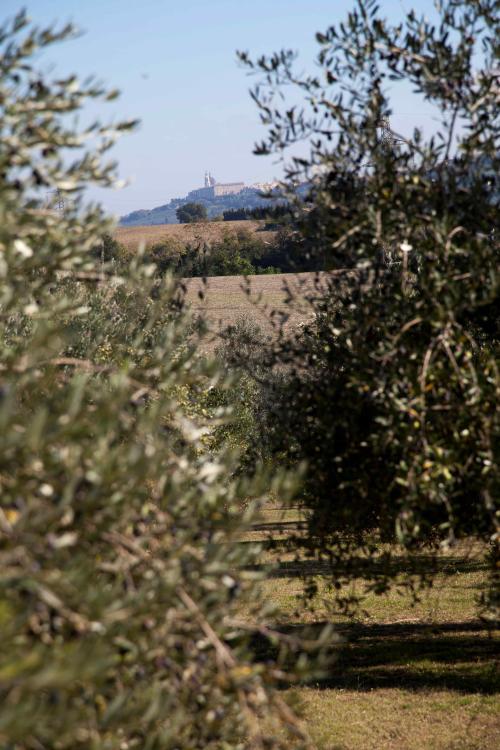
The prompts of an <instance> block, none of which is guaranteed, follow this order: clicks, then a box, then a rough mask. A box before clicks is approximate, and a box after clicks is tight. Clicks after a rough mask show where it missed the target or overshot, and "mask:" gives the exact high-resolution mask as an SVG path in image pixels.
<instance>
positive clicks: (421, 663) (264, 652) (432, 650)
mask: <svg viewBox="0 0 500 750" xmlns="http://www.w3.org/2000/svg"><path fill="white" fill-rule="evenodd" d="M325 625H326V623H325V622H323V623H316V624H314V625H313V626H311V625H308V626H307V627H305V626H303V625H288V626H283V627H281V628H280V630H281V631H282V632H284V633H286V634H287V635H295V636H299V635H303V634H304V633H305V634H306V637H307V638H308V639H310V638H311V637H314V634H315V632H316V635H317V634H319V632H321V630H322V629H323V628H324V627H325ZM338 632H339V633H340V634H341V636H342V637H343V639H344V642H343V643H341V644H340V645H339V646H338V647H337V649H336V651H337V653H336V659H335V660H334V661H333V663H332V665H331V666H329V667H328V670H327V674H326V675H325V676H324V677H323V679H321V680H320V681H315V683H314V686H315V687H317V688H320V689H321V688H325V689H326V688H337V689H348V690H359V691H369V690H374V689H380V688H399V689H405V690H428V689H434V690H436V689H438V690H454V691H457V692H460V693H484V694H494V693H497V692H499V691H500V679H499V672H498V669H497V661H496V659H497V657H498V641H495V638H494V637H493V634H492V632H490V631H488V630H486V629H485V625H484V623H483V622H480V621H476V622H449V623H443V624H436V625H426V624H422V623H393V624H388V625H384V624H383V625H381V624H376V625H375V624H374V625H370V624H368V625H360V624H353V625H348V626H343V627H339V628H338ZM270 649H271V650H270ZM272 649H273V647H272V646H271V644H270V642H269V641H268V640H267V639H266V638H264V637H262V636H260V635H259V636H258V637H257V638H256V639H255V642H254V653H255V656H256V658H257V659H258V660H259V661H260V660H266V659H267V658H269V656H270V655H271V651H272Z"/></svg>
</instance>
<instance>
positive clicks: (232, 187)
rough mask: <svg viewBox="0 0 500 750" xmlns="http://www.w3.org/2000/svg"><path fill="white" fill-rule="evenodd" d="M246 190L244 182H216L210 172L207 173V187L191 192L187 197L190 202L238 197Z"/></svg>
mask: <svg viewBox="0 0 500 750" xmlns="http://www.w3.org/2000/svg"><path fill="white" fill-rule="evenodd" d="M242 190H245V183H244V182H216V180H215V179H214V177H213V176H212V175H211V174H210V172H205V185H204V187H202V188H198V189H197V190H191V192H190V193H188V195H187V197H188V198H189V199H190V200H196V199H200V198H204V199H205V200H210V198H218V197H219V196H221V195H238V193H241V192H242Z"/></svg>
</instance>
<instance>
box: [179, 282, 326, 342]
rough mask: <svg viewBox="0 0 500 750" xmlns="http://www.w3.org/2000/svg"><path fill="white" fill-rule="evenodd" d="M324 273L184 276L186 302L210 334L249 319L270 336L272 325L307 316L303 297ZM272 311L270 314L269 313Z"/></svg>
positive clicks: (316, 286) (298, 321) (294, 323)
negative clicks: (205, 324) (203, 322)
mask: <svg viewBox="0 0 500 750" xmlns="http://www.w3.org/2000/svg"><path fill="white" fill-rule="evenodd" d="M325 279H326V275H325V274H314V273H298V274H287V273H278V274H272V275H271V274H270V275H267V274H265V275H262V276H248V277H246V278H243V277H242V276H212V277H210V278H208V279H206V280H205V281H204V280H203V279H185V280H184V283H185V284H186V289H187V301H188V303H189V304H190V307H191V309H192V311H193V312H194V313H195V314H203V315H204V316H205V319H206V320H207V322H208V325H209V329H210V334H209V336H210V335H211V336H212V337H214V336H215V337H216V336H217V332H218V331H219V330H220V329H221V328H225V327H226V326H228V325H231V324H234V323H236V322H237V321H238V320H240V319H244V320H248V321H252V322H253V323H255V324H256V325H258V326H259V327H260V328H261V329H262V331H263V332H264V333H265V334H267V335H269V336H272V335H273V328H274V327H275V326H279V325H281V321H283V324H284V326H285V327H290V326H291V327H293V326H297V325H300V324H301V323H302V322H304V321H306V320H308V319H309V318H310V317H311V314H312V313H311V307H310V305H309V304H308V303H307V302H306V298H308V297H310V296H311V295H314V294H315V293H316V291H317V290H319V289H320V288H321V287H322V286H324V283H325ZM273 311H274V314H273Z"/></svg>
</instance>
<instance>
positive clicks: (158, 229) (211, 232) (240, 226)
mask: <svg viewBox="0 0 500 750" xmlns="http://www.w3.org/2000/svg"><path fill="white" fill-rule="evenodd" d="M264 225H265V222H264V221H207V222H194V223H192V224H157V225H155V226H144V227H118V228H117V229H116V230H115V238H116V239H117V240H118V242H121V244H122V245H124V246H125V247H126V248H127V250H129V251H131V250H135V249H137V247H138V246H139V245H140V244H141V243H144V244H145V245H146V247H147V246H148V245H153V244H155V243H157V242H162V241H165V240H167V241H168V240H170V241H171V240H174V241H177V242H179V243H180V244H181V245H189V244H192V243H197V242H200V243H201V242H208V243H212V242H217V241H220V240H222V239H223V238H224V237H231V236H234V235H237V234H238V233H239V232H242V231H245V232H249V233H250V234H256V233H258V236H259V238H260V239H261V240H263V241H264V242H271V241H272V240H273V238H274V236H275V234H276V233H275V232H270V231H265V230H264Z"/></svg>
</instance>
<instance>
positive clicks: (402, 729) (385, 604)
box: [251, 508, 500, 750]
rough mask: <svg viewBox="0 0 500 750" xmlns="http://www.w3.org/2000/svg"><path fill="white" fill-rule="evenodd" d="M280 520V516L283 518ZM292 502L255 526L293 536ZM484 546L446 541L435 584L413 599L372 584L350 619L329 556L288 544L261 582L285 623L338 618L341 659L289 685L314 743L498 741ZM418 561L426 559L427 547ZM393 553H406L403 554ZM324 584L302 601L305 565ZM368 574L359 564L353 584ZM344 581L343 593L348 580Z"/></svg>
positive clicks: (494, 643) (433, 749) (445, 747)
mask: <svg viewBox="0 0 500 750" xmlns="http://www.w3.org/2000/svg"><path fill="white" fill-rule="evenodd" d="M280 522H281V524H282V525H280ZM298 522H299V523H300V518H299V517H298V515H297V513H296V512H294V511H293V510H292V511H290V510H289V511H286V513H285V514H283V513H282V512H281V511H280V510H279V509H277V508H275V509H271V510H268V511H267V512H266V513H265V516H264V518H263V519H262V524H261V525H260V527H259V528H258V529H256V530H255V531H254V532H252V534H251V537H253V538H254V539H255V538H259V537H261V538H262V540H263V541H264V540H266V539H267V540H269V539H270V538H273V539H281V540H283V539H284V538H286V536H287V534H288V533H289V531H290V529H292V528H295V529H296V528H297V523H298ZM483 553H484V549H483V548H482V547H481V546H480V545H478V544H477V543H474V542H472V541H471V542H470V543H466V542H463V543H461V544H460V545H459V546H458V547H456V548H455V549H454V550H453V551H450V552H448V553H440V555H439V559H438V561H437V563H434V562H432V565H435V567H436V569H437V571H438V572H437V574H436V577H435V580H434V585H433V586H432V587H431V588H425V589H423V590H422V591H421V592H420V593H419V597H418V600H417V601H415V600H414V598H413V597H412V596H411V595H410V594H409V593H408V592H405V591H404V589H403V588H402V587H399V588H398V587H395V588H394V589H393V590H391V591H390V592H389V593H388V594H385V595H376V594H373V593H371V594H368V595H367V597H366V598H365V600H364V602H363V607H362V609H360V610H359V612H357V614H356V616H355V618H354V619H353V620H348V619H347V618H345V617H343V616H340V615H338V614H337V613H336V612H335V607H334V605H333V595H332V592H331V590H330V589H329V587H328V582H329V581H330V580H331V578H330V575H329V574H328V572H327V570H326V568H325V569H322V568H321V566H317V567H316V568H314V567H311V562H310V561H308V560H300V559H299V560H297V559H295V557H296V556H295V555H294V554H293V553H291V552H290V551H288V552H286V551H285V552H284V551H283V549H281V550H280V549H279V548H278V550H274V551H271V550H268V549H266V550H265V551H264V552H263V563H264V564H265V563H268V562H271V561H272V560H273V559H275V560H276V559H279V562H278V566H277V569H275V570H274V571H273V572H272V573H271V574H270V575H269V577H268V578H267V580H266V582H265V584H264V592H265V595H266V596H267V597H268V598H269V599H270V600H271V601H272V602H273V603H274V604H275V605H277V607H278V609H279V615H278V618H277V619H278V622H279V625H280V627H285V628H286V629H287V630H288V631H289V632H290V631H291V632H294V631H298V630H300V629H301V628H303V627H304V626H305V625H307V626H308V627H313V628H318V629H320V628H322V627H323V626H324V624H325V623H326V622H333V623H335V625H336V628H337V632H338V634H339V635H340V643H339V645H338V647H337V654H336V660H335V662H334V664H333V666H332V667H330V668H329V671H328V675H327V676H326V677H325V679H324V680H322V681H321V682H320V683H316V684H307V685H302V686H300V687H294V688H290V689H289V691H290V692H291V693H292V694H293V696H294V697H295V698H297V699H299V703H300V705H301V711H302V713H303V716H304V720H305V723H306V725H307V727H308V729H309V732H310V734H311V737H312V739H313V742H314V744H315V745H316V746H317V747H318V748H320V749H321V750H372V749H373V750H375V749H376V750H385V749H387V750H396V749H397V750H417V749H418V750H421V749H422V750H424V749H425V750H427V749H429V750H473V749H477V750H490V749H491V750H493V748H495V749H496V748H498V747H500V700H499V687H500V684H499V678H498V671H497V661H496V657H497V652H498V639H497V637H496V634H495V632H492V630H491V629H490V628H488V627H487V626H486V624H485V622H484V621H482V620H481V619H480V618H479V616H478V606H477V600H478V597H479V595H480V593H481V590H482V588H483V587H484V585H485V582H486V575H487V567H486V564H485V562H484V559H483ZM420 557H421V558H422V559H421V560H420V561H419V562H420V563H421V564H422V566H423V567H425V566H426V565H430V564H431V559H430V556H429V555H428V554H426V553H422V555H421V556H420ZM398 564H403V558H400V560H399V563H398ZM307 572H312V573H314V574H315V580H316V582H317V584H318V593H317V595H316V596H315V597H314V599H313V600H312V601H311V602H310V605H311V606H310V607H308V608H307V609H304V607H303V604H302V602H301V599H300V597H301V594H302V591H303V581H304V577H303V575H304V573H307ZM365 584H366V581H365V580H364V579H363V578H362V577H361V576H360V577H359V578H358V579H357V580H355V581H354V582H353V583H352V592H358V593H359V592H360V591H361V590H362V589H363V587H364V586H365ZM344 593H347V592H345V591H344Z"/></svg>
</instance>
